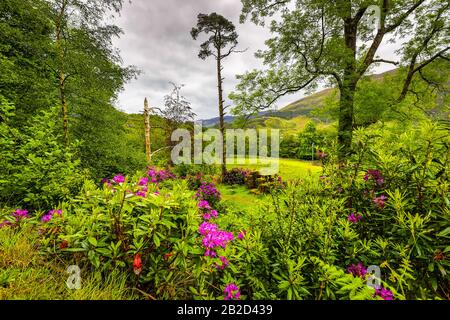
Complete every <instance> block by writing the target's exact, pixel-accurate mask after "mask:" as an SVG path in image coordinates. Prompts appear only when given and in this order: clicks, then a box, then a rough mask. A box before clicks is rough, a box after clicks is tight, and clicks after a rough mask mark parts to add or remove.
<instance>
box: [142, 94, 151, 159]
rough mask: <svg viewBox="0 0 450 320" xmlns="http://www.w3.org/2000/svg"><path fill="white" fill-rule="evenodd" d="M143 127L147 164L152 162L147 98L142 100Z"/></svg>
mask: <svg viewBox="0 0 450 320" xmlns="http://www.w3.org/2000/svg"><path fill="white" fill-rule="evenodd" d="M144 125H145V156H146V159H147V163H151V162H152V145H151V136H150V110H149V108H148V101H147V98H145V100H144Z"/></svg>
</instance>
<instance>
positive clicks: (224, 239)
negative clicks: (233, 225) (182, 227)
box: [198, 221, 234, 257]
mask: <svg viewBox="0 0 450 320" xmlns="http://www.w3.org/2000/svg"><path fill="white" fill-rule="evenodd" d="M198 231H199V233H200V234H201V235H202V236H203V239H202V244H203V246H204V247H205V249H206V251H205V256H209V257H217V253H216V250H217V248H219V247H221V248H224V249H225V248H226V246H227V244H228V243H229V242H231V241H233V240H234V235H233V233H231V232H228V231H224V230H220V229H219V227H218V226H217V225H216V224H213V223H210V222H206V221H205V222H203V223H202V224H201V225H200V227H199V229H198Z"/></svg>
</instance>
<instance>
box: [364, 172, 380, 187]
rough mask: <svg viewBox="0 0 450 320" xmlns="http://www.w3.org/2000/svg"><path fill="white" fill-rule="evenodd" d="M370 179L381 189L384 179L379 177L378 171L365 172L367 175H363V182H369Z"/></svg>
mask: <svg viewBox="0 0 450 320" xmlns="http://www.w3.org/2000/svg"><path fill="white" fill-rule="evenodd" d="M371 179H372V180H373V181H375V183H376V185H377V186H378V187H381V186H382V185H383V184H384V178H383V176H382V175H381V171H380V170H374V169H369V170H367V173H366V174H365V175H364V180H365V181H369V180H371Z"/></svg>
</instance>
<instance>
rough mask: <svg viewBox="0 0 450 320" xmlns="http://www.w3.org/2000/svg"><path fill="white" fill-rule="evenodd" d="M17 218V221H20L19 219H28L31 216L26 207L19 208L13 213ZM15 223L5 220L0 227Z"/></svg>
mask: <svg viewBox="0 0 450 320" xmlns="http://www.w3.org/2000/svg"><path fill="white" fill-rule="evenodd" d="M11 215H12V216H13V217H14V218H15V219H16V222H19V220H22V219H27V218H29V217H30V216H29V215H28V210H25V209H17V210H15V211H14V212H13V213H12V214H11ZM13 225H14V224H13V223H12V222H11V221H9V220H4V221H3V222H1V223H0V228H3V227H5V226H13Z"/></svg>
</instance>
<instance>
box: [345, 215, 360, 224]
mask: <svg viewBox="0 0 450 320" xmlns="http://www.w3.org/2000/svg"><path fill="white" fill-rule="evenodd" d="M347 219H348V221H350V222H351V223H358V222H359V220H361V219H362V215H360V214H359V213H352V214H350V215H349V216H348V217H347Z"/></svg>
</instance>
